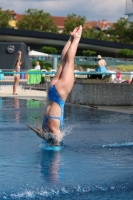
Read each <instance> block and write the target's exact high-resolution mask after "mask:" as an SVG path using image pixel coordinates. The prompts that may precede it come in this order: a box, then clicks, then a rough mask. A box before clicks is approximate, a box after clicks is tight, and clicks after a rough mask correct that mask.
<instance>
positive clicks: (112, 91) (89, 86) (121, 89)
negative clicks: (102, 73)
mask: <svg viewBox="0 0 133 200" xmlns="http://www.w3.org/2000/svg"><path fill="white" fill-rule="evenodd" d="M66 102H67V103H72V104H82V105H107V106H111V105H113V106H114V105H116V106H122V105H123V106H129V105H133V85H132V84H127V83H120V84H119V83H116V84H115V83H75V84H74V87H73V89H72V91H71V93H70V94H69V96H68V98H67V101H66Z"/></svg>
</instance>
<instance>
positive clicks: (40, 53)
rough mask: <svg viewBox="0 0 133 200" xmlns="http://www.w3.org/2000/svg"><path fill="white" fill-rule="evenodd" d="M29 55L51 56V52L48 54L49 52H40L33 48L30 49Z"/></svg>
mask: <svg viewBox="0 0 133 200" xmlns="http://www.w3.org/2000/svg"><path fill="white" fill-rule="evenodd" d="M29 56H34V57H35V56H50V55H49V54H47V53H42V52H39V51H34V50H32V51H30V52H29Z"/></svg>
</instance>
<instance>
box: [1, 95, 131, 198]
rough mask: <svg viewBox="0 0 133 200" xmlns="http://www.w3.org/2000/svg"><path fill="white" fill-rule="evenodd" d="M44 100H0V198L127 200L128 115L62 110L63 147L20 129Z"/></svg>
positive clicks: (36, 115)
mask: <svg viewBox="0 0 133 200" xmlns="http://www.w3.org/2000/svg"><path fill="white" fill-rule="evenodd" d="M45 106H46V101H43V102H40V101H36V100H19V99H17V98H0V199H9V200H10V199H22V200H25V199H28V200H29V199H31V200H32V199H36V200H42V199H43V200H44V199H55V200H60V199H62V200H63V199H65V200H70V199H72V200H75V199H78V200H118V199H119V200H125V199H128V200H132V199H133V115H130V114H123V113H116V112H109V111H101V110H98V109H89V108H88V107H84V106H74V105H72V106H71V105H66V106H65V117H64V118H65V124H64V129H63V135H64V138H63V142H64V145H63V147H62V148H60V149H51V150H47V145H46V143H45V142H44V141H42V140H41V139H40V138H39V137H38V136H36V134H35V133H33V132H32V131H31V130H29V129H28V128H27V127H26V126H25V124H26V123H28V124H30V125H33V123H34V119H36V118H37V119H38V122H39V123H40V124H41V123H42V116H43V113H44V109H45Z"/></svg>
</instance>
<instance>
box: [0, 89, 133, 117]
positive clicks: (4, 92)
mask: <svg viewBox="0 0 133 200" xmlns="http://www.w3.org/2000/svg"><path fill="white" fill-rule="evenodd" d="M17 93H18V95H13V94H12V86H0V97H11V98H14V97H15V98H19V99H36V100H40V101H43V100H44V99H46V97H47V92H46V91H42V90H41V91H40V90H29V89H27V90H24V89H22V87H21V86H18V88H17ZM85 107H88V108H90V109H99V110H106V111H115V112H121V113H128V114H133V106H98V107H97V108H96V107H90V106H85Z"/></svg>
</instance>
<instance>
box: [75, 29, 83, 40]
mask: <svg viewBox="0 0 133 200" xmlns="http://www.w3.org/2000/svg"><path fill="white" fill-rule="evenodd" d="M81 34H82V26H79V27H78V29H77V31H76V32H75V33H74V35H73V37H74V38H79V39H80V38H81Z"/></svg>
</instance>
